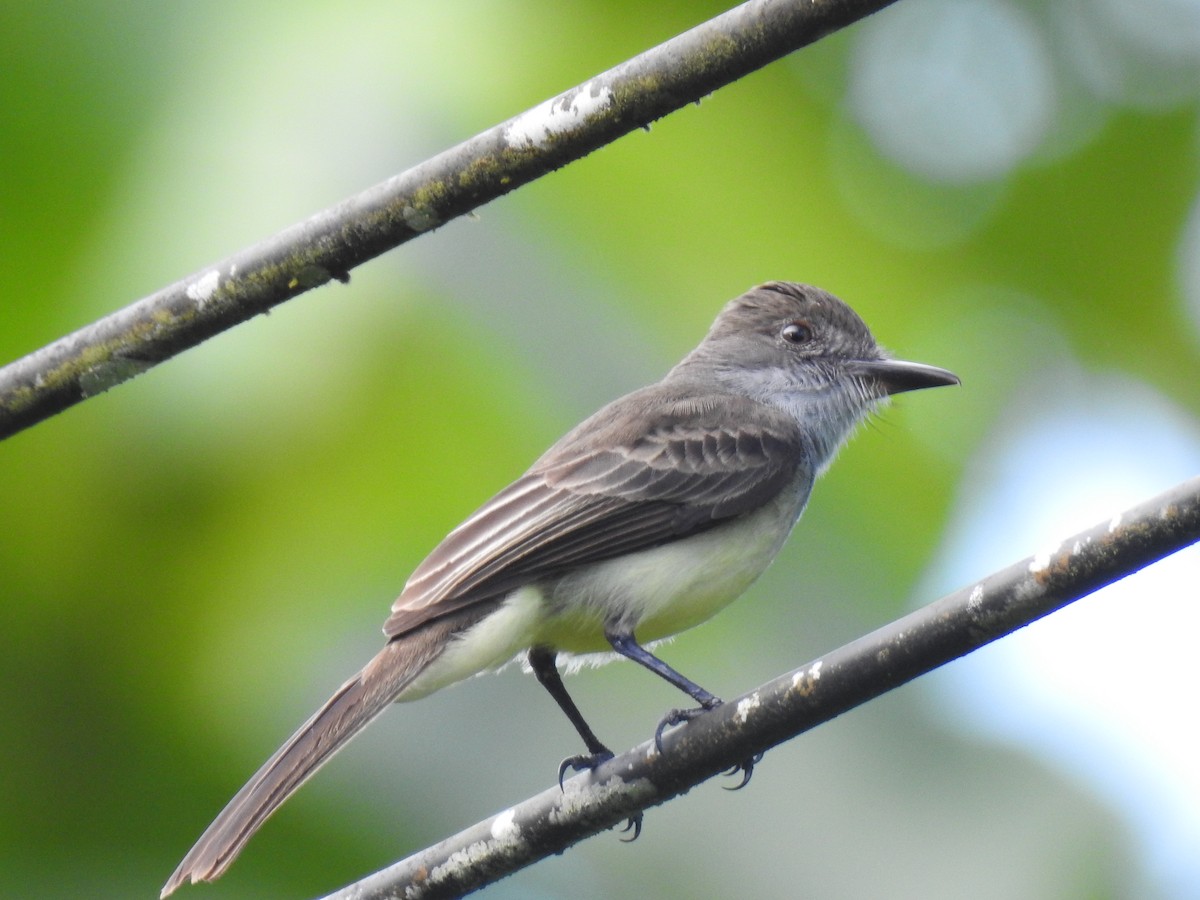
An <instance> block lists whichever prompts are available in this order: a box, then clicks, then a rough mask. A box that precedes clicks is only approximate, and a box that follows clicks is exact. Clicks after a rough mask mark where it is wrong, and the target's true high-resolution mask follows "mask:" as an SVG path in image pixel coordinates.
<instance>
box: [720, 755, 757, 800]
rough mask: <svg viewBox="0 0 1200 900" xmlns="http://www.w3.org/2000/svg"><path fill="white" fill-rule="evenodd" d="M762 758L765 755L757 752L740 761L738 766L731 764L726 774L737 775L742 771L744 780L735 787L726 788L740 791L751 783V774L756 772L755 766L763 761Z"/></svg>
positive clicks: (726, 788)
mask: <svg viewBox="0 0 1200 900" xmlns="http://www.w3.org/2000/svg"><path fill="white" fill-rule="evenodd" d="M762 758H763V755H762V754H761V753H755V754H754V755H753V756H751V757H750V758H749V759H748V760H746V761H745V762H740V763H738V764H737V765H736V766H730V767H729V768H728V769H726V770H725V772H724V774H726V775H736V774H737V773H738V772H741V773H742V780H741V781H739V782H738V783H737V784H735V785H734V786H733V787H729V786H726V787H725V790H727V791H740V790H741V789H742V788H744V787H745V786H746V785H748V784H749V783H750V776H751V775H753V774H754V767H755V766H757V765H758V764H759V763H760V762H762Z"/></svg>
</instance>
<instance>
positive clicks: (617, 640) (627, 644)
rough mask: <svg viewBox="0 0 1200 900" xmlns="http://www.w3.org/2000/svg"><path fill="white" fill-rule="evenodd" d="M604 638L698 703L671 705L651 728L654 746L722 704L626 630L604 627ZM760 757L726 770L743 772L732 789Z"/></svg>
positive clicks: (738, 786) (745, 776) (747, 773)
mask: <svg viewBox="0 0 1200 900" xmlns="http://www.w3.org/2000/svg"><path fill="white" fill-rule="evenodd" d="M604 636H605V638H607V639H608V642H609V643H610V644H612V648H613V649H614V650H616V651H617V652H618V653H620V654H621V655H622V656H624V657H626V658H627V659H632V660H633V661H634V662H635V663H638V664H640V665H643V666H645V667H646V668H647V669H649V670H650V671H651V672H653V673H654V674H655V675H658V676H659V677H660V678H663V679H665V680H666V681H668V682H670V683H671V684H673V685H675V687H677V688H679V689H680V690H681V691H683V692H684V693H685V694H687V695H688V696H689V697H691V698H692V699H693V700H695V701H696V702H697V703H699V704H700V707H699V708H698V709H673V710H671V711H670V712H668V713H667V714H666V715H665V716H663V718H662V721H660V722H659V723H658V727H657V728H655V729H654V746H655V747H657V748H658V750H659V752H660V753H661V752H662V736H663V732H664V731H666V730H667V729H668V728H671V727H672V726H674V725H682V724H683V723H684V722H689V721H691V720H692V719H694V718H696V716H698V715H700V714H702V713H705V712H708V710H710V709H715V708H716V707H718V706H720V705H721V702H722V701H721V698H720V697H718V696H716V695H715V694H711V693H709V692H708V691H706V690H705V689H704V688H702V687H700V685H698V684H696V682H694V681H691V680H690V679H688V678H684V677H683V676H682V675H680V674H679V673H678V672H676V671H675V670H674V669H672V668H671V667H670V666H668V665H667V664H666V663H665V662H663V661H662V660H661V659H659V658H658V657H657V656H655V655H654V654H653V653H651V652H650V651H649V650H647V649H646V648H645V647H643V646H642V645H641V644H639V643H638V642H637V639H636V638H634V636H633V635H632V634H631V633H629V632H616V631H606V632H605V633H604ZM761 759H762V755H761V754H757V755H755V756H753V757H752V758H750V759H748V760H746V761H745V762H744V763H740V764H739V765H736V766H734V767H733V768H732V769H731V770H730V771H729V774H731V775H734V774H737V773H738V772H739V771H740V772H741V773H742V781H741V783H740V784H739V785H737V787H735V788H733V790H738V789H739V788H743V787H745V786H746V784H747V783H748V782H749V781H750V775H751V773H752V772H753V771H754V766H755V765H756V764H757V763H758V762H759V761H760V760H761Z"/></svg>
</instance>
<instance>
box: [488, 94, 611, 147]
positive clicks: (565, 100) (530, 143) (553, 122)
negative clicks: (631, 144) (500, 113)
mask: <svg viewBox="0 0 1200 900" xmlns="http://www.w3.org/2000/svg"><path fill="white" fill-rule="evenodd" d="M612 98H613V94H612V89H611V88H607V87H597V86H596V85H594V84H593V83H592V82H590V81H589V82H588V83H587V84H585V85H583V86H582V87H580V88H578V89H576V90H574V91H567V93H565V94H562V95H560V96H558V97H555V98H553V99H551V100H547V101H545V102H544V103H539V104H538V105H537V106H535V107H534V108H533V109H531V110H528V111H526V112H523V113H521V115H519V116H517V117H516V118H515V119H513V120H512V122H510V123H509V125H508V127H507V128H505V129H504V140H505V141H506V142H507V143H508V145H509V146H510V147H515V148H517V149H525V148H528V147H538V148H541V147H544V146H545V145H546V142H547V141H549V140H550V138H552V137H554V136H555V135H557V134H561V133H563V132H564V131H568V130H569V129H571V128H574V127H575V126H576V125H578V124H579V123H581V122H583V121H586V120H587V119H589V118H591V117H592V116H594V115H596V114H597V113H599V112H602V111H603V110H605V109H607V108H608V106H609V105H610V104H611V103H612Z"/></svg>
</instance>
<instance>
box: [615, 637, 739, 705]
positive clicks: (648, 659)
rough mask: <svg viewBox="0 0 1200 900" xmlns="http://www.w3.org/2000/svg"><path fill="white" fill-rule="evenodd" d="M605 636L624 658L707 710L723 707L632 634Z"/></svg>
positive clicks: (719, 701)
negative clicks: (668, 683) (669, 684)
mask: <svg viewBox="0 0 1200 900" xmlns="http://www.w3.org/2000/svg"><path fill="white" fill-rule="evenodd" d="M604 636H605V637H606V638H607V639H608V642H609V643H610V644H612V648H613V649H614V650H616V651H617V652H618V653H620V654H621V655H622V656H624V657H626V658H628V659H632V660H633V661H634V662H635V663H638V664H640V665H643V666H645V667H646V668H647V669H649V670H650V671H651V672H653V673H654V674H655V675H657V676H658V677H660V678H665V679H666V680H667V681H669V682H670V683H671V684H673V685H675V687H677V688H679V689H680V690H681V691H683V692H684V693H685V694H687V695H688V696H689V697H691V698H692V699H693V700H695V701H696V702H697V703H699V704H700V705H701V706H702V707H704V708H705V709H712V708H713V707H714V706H720V705H721V698H720V697H715V696H713V695H712V694H710V693H709V692H708V691H706V690H705V689H704V688H702V687H700V685H698V684H696V683H695V682H694V681H689V680H688V679H686V678H684V677H683V676H682V675H680V674H679V673H678V672H676V671H675V670H674V669H672V668H671V667H670V666H668V665H667V664H666V663H665V662H663V661H662V660H661V659H659V658H658V657H657V656H655V655H654V654H653V653H651V652H650V651H649V650H647V649H646V648H645V647H643V646H642V645H641V644H639V643H638V642H637V640H636V639H635V638H634V636H633V635H632V634H629V633H627V632H626V633H618V632H614V631H606V632H605V633H604Z"/></svg>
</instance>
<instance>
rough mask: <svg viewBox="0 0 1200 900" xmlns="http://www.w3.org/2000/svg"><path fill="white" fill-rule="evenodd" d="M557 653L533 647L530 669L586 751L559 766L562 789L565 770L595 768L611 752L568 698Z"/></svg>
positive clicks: (609, 756) (580, 770)
mask: <svg viewBox="0 0 1200 900" xmlns="http://www.w3.org/2000/svg"><path fill="white" fill-rule="evenodd" d="M557 656H558V654H557V653H555V652H554V651H553V650H551V649H550V648H549V647H532V648H530V650H529V667H530V668H531V669H533V674H534V675H536V676H537V680H538V683H539V684H541V686H542V687H544V688H545V689H546V690H547V692H549V694H550V696H551V697H553V698H554V702H555V703H557V704H558V708H559V709H561V710H562V711H563V712H564V713H566V716H567V718H568V719H570V720H571V724H572V725H574V726H575V730H576V731H578V732H579V736H580V737H581V738H583V743H584V745H585V746H586V747H587V749H588V752H587V753H586V754H583V755H580V756H568V757H567V758H566V759H564V760H563V761H562V763H561V764H560V765H559V767H558V786H559V787H562V782H563V777H564V776H565V775H566V774H567V771H568V770H570V771H574V772H582V771H583V770H584V769H594V768H596V766H598V765H600V763H602V762H604V761H605V760H606V759H612V755H613V753H612V751H611V750H609V749H608V747H606V746H605V745H604V744H603V743H602V742H601V740H600V739H599V738H598V737H596V734H595V732H593V731H592V729H591V727H590V726H589V725H588V723H587V722H586V721H585V720H584V718H583V713H581V712H580V711H579V707H578V706H576V705H575V701H574V700H572V699H571V695H570V694H568V693H567V688H566V686H565V685H564V684H563V683H562V678H561V676H559V674H558V665H557V664H556V662H555V660H556V659H557Z"/></svg>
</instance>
